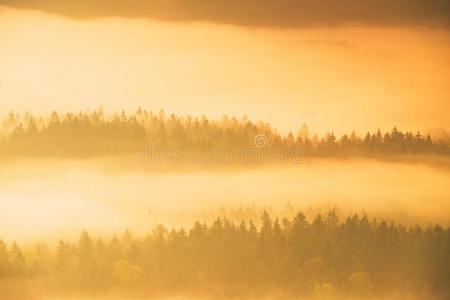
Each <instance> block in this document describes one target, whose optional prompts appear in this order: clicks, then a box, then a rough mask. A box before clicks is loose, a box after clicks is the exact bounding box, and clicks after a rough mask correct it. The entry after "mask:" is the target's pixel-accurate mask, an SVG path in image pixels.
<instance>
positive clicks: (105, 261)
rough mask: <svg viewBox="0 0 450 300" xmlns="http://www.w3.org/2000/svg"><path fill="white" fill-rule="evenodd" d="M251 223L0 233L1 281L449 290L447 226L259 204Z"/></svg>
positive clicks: (146, 289)
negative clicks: (29, 243)
mask: <svg viewBox="0 0 450 300" xmlns="http://www.w3.org/2000/svg"><path fill="white" fill-rule="evenodd" d="M260 223H261V226H260V227H259V228H258V227H256V226H255V225H254V223H253V222H251V221H248V222H242V223H239V224H236V223H233V222H231V221H230V220H228V219H225V218H218V219H217V220H216V221H215V222H213V224H210V225H207V224H204V223H200V222H196V223H195V224H194V226H193V227H191V228H189V229H185V228H181V229H173V230H170V231H169V230H168V229H166V228H165V227H164V226H162V225H159V226H157V227H156V228H155V229H154V230H153V232H151V233H149V234H148V235H147V236H145V237H141V238H137V237H134V236H133V235H132V234H130V233H129V232H126V233H125V234H124V235H123V236H114V237H112V238H106V239H105V238H95V237H93V236H92V235H90V234H89V233H88V232H86V231H85V232H83V233H82V234H81V236H80V239H79V241H78V242H75V243H74V242H70V241H63V240H60V241H59V244H58V245H57V246H56V247H55V248H54V249H51V248H49V246H47V245H46V244H45V243H43V242H40V243H38V244H37V245H36V246H34V247H25V248H22V247H21V246H20V245H18V244H17V243H15V242H11V243H8V244H7V243H5V242H3V241H2V240H0V284H1V282H2V279H15V280H18V281H19V282H20V280H25V279H28V280H29V279H41V281H39V282H40V286H39V290H40V291H42V290H44V291H45V290H52V291H58V292H66V293H67V292H70V293H73V292H86V291H100V292H101V293H105V292H106V291H108V290H111V289H114V288H116V289H117V288H119V287H121V288H125V289H131V290H133V291H136V292H138V291H142V292H143V293H146V294H147V295H153V294H157V295H158V294H163V295H165V294H169V295H170V294H171V293H172V294H177V293H187V294H193V295H195V294H199V293H200V294H203V295H205V294H206V295H208V296H214V295H215V296H216V298H215V299H217V297H218V296H221V295H222V296H224V295H227V296H228V297H232V296H239V298H241V297H244V296H247V295H251V296H253V297H252V298H259V297H258V295H260V296H262V295H267V294H268V293H271V292H274V291H283V292H284V293H285V296H286V297H284V298H285V299H291V298H292V297H296V298H297V297H302V298H303V297H308V296H314V297H315V298H314V299H336V298H335V296H337V295H340V296H349V297H354V298H350V299H367V298H370V299H380V298H383V299H384V298H385V297H387V296H392V295H401V297H399V298H398V299H412V298H409V297H408V296H409V295H414V296H416V297H417V298H414V299H448V296H449V295H450V286H449V284H448V279H449V278H448V274H449V272H450V265H449V255H450V252H449V249H450V248H449V247H450V230H449V228H443V227H441V226H439V225H433V226H429V227H428V228H421V227H419V226H413V227H409V228H408V227H405V226H402V225H398V224H394V223H392V222H387V221H384V220H378V221H377V220H370V219H368V218H367V217H366V216H362V217H361V216H358V215H354V216H352V217H348V218H347V219H346V220H343V221H341V220H339V218H338V217H337V215H336V213H335V211H334V210H332V211H329V212H328V213H326V214H324V215H320V214H319V215H316V216H315V217H314V218H312V219H311V220H308V219H307V218H306V217H305V215H304V214H303V212H298V213H297V214H296V215H295V217H294V218H291V219H289V218H283V219H281V220H279V219H273V218H271V217H270V216H269V214H267V212H263V214H262V216H261V222H260ZM17 286H18V287H19V286H20V285H17ZM8 293H11V289H9V290H8V291H7V292H6V294H8ZM372 297H374V298H372ZM213 298H214V297H212V298H211V299H213ZM387 298H389V299H391V297H387ZM11 299H17V298H14V297H12V298H11ZM282 299H283V298H282Z"/></svg>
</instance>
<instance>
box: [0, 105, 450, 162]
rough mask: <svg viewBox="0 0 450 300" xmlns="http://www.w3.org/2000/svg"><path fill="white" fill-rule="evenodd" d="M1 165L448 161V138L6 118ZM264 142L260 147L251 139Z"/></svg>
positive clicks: (228, 124)
mask: <svg viewBox="0 0 450 300" xmlns="http://www.w3.org/2000/svg"><path fill="white" fill-rule="evenodd" d="M0 133H1V135H0V157H2V156H3V157H8V156H15V155H23V156H36V157H45V156H48V157H96V156H102V155H112V154H131V153H135V154H136V153H140V152H141V151H143V149H145V148H146V147H147V146H148V145H151V146H152V148H153V149H159V150H179V151H194V152H197V153H200V152H202V151H222V152H223V153H225V154H230V153H231V152H233V151H235V150H239V149H242V148H245V149H250V150H255V149H256V150H258V151H261V152H270V151H284V152H285V153H292V152H294V151H301V153H303V154H304V155H307V156H323V157H342V156H344V157H345V156H360V157H382V156H387V155H398V154H400V155H403V154H420V155H428V154H437V155H444V156H447V155H449V154H450V146H449V145H450V138H449V137H448V135H444V136H443V137H442V136H441V137H433V138H432V137H431V136H430V135H425V136H424V135H422V134H421V133H420V132H417V133H413V132H402V131H400V130H398V129H397V128H394V129H392V131H390V132H381V131H380V130H378V131H377V132H375V133H367V134H366V135H365V136H364V137H361V136H358V135H356V134H355V133H354V132H353V133H351V134H345V135H343V136H341V137H337V136H336V135H335V134H334V133H333V132H331V133H328V134H326V135H325V136H323V137H319V136H318V135H317V134H311V133H310V132H309V130H308V128H307V127H306V125H303V127H302V128H301V129H300V130H299V132H298V133H296V134H293V133H289V134H287V135H281V134H279V133H278V132H277V131H276V130H274V129H272V128H271V126H270V125H269V124H267V123H263V122H258V123H254V122H251V121H249V120H248V119H247V118H245V117H244V118H242V119H241V120H238V119H236V118H230V117H227V116H224V117H223V118H222V119H221V120H210V119H208V118H206V117H205V116H203V117H201V118H194V117H190V116H187V117H178V116H175V115H173V114H172V115H170V116H166V115H165V113H164V112H163V111H161V112H160V113H159V114H154V113H152V112H149V111H146V110H142V109H139V110H137V111H136V112H134V113H131V114H126V113H125V112H122V113H121V114H113V115H106V114H105V113H104V112H103V110H102V109H99V110H96V111H92V112H80V113H66V114H58V113H57V112H53V113H52V114H51V115H50V116H47V117H38V116H33V115H31V114H28V113H27V114H22V115H21V114H16V113H13V112H11V113H9V114H8V115H7V116H6V117H5V119H4V121H3V123H2V127H1V131H0ZM258 136H262V137H263V138H264V140H263V141H262V143H263V144H262V145H258V142H256V140H255V137H258Z"/></svg>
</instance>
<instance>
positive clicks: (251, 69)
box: [0, 8, 450, 133]
mask: <svg viewBox="0 0 450 300" xmlns="http://www.w3.org/2000/svg"><path fill="white" fill-rule="evenodd" d="M448 53H450V35H449V33H448V31H446V30H445V29H431V28H427V29H423V28H417V27H415V28H406V27H395V28H392V27H391V28H389V27H384V28H377V27H342V26H341V27H333V28H326V27H315V28H303V29H268V28H258V29H256V28H253V29H252V28H246V27H238V26H228V25H215V24H212V23H192V22H191V23H180V22H177V23H159V22H155V21H150V20H145V19H125V18H102V19H90V20H73V19H68V18H64V17H60V16H56V15H50V14H45V13H40V12H33V11H27V10H20V11H19V10H13V9H9V8H0V115H1V114H3V113H4V112H6V111H9V110H16V111H27V110H29V111H32V112H37V113H44V112H48V111H51V110H64V111H67V110H80V109H82V110H84V109H88V108H91V109H92V108H97V107H98V106H100V105H103V106H105V108H106V109H107V110H111V111H113V110H119V109H122V108H125V109H128V110H131V109H134V108H137V107H138V106H142V107H145V108H148V109H152V110H156V111H158V110H159V109H161V108H162V109H165V110H166V111H167V112H168V113H172V112H173V113H179V114H194V115H201V114H207V115H209V116H211V117H219V116H221V115H223V114H230V115H236V116H242V115H243V114H247V115H248V116H249V117H250V118H251V119H255V120H259V119H263V120H266V121H269V122H271V123H272V124H273V125H274V126H275V127H276V128H278V129H280V130H281V131H287V130H297V129H298V128H299V127H300V126H301V124H302V123H303V122H306V123H307V124H309V126H310V128H311V129H312V130H313V131H317V132H319V133H323V132H324V131H327V130H334V131H336V132H338V133H340V132H343V131H350V130H352V129H358V131H365V130H375V129H377V128H378V127H380V128H382V129H390V128H392V127H393V126H394V125H397V126H399V127H400V128H404V129H408V130H418V129H421V130H423V129H426V128H431V127H440V126H443V127H445V128H447V129H448V128H450V118H448V111H450V91H449V88H448V87H449V86H450V84H449V83H450V79H449V78H450V60H449V58H450V57H449V55H448Z"/></svg>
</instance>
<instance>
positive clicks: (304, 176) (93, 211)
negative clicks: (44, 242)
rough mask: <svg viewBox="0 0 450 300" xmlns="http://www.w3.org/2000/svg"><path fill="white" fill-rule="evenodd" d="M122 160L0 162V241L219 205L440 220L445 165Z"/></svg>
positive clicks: (149, 224)
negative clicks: (220, 165)
mask: <svg viewBox="0 0 450 300" xmlns="http://www.w3.org/2000/svg"><path fill="white" fill-rule="evenodd" d="M122 160H123V164H121V165H120V166H119V163H118V160H117V159H115V160H111V161H109V160H107V159H106V160H105V159H103V160H85V161H69V160H16V161H10V162H3V163H2V164H1V165H0V228H1V230H2V232H1V235H2V238H3V239H6V240H30V239H33V240H35V239H39V238H45V239H49V238H60V237H73V238H75V237H77V236H78V234H79V232H80V231H81V230H83V229H88V230H89V231H90V232H93V233H95V234H106V235H109V234H112V233H117V232H122V231H124V230H126V229H130V230H132V231H133V232H136V233H139V234H144V233H147V232H150V231H151V230H152V228H153V227H154V226H155V225H157V224H159V223H162V224H165V225H167V226H169V227H172V226H190V225H191V224H192V223H193V222H194V221H195V220H196V219H200V221H209V220H211V219H213V218H214V217H215V216H217V215H218V214H220V213H221V211H220V208H223V207H225V208H232V209H238V208H239V207H242V208H246V207H252V206H256V207H257V208H258V209H264V208H272V209H273V211H275V212H276V211H280V210H283V209H285V207H286V205H287V204H288V203H289V204H291V205H292V206H293V207H294V208H295V209H304V210H308V209H311V208H312V209H314V210H316V211H317V210H326V209H330V208H333V207H337V208H338V210H339V212H340V213H341V215H344V216H345V215H348V214H351V213H361V212H363V213H364V212H365V213H367V214H368V215H369V217H385V218H389V219H393V220H394V221H399V222H402V223H406V224H412V223H420V224H422V225H427V224H429V223H430V222H439V223H441V224H443V225H448V224H449V223H450V219H449V217H448V213H447V212H448V206H449V199H450V190H449V189H448V183H449V182H450V172H449V171H448V169H446V168H444V169H442V168H441V169H438V168H434V167H431V166H426V165H422V164H400V163H389V162H380V161H370V160H336V161H334V160H318V159H317V160H311V161H308V162H307V163H302V164H298V165H296V166H290V167H270V168H268V167H264V168H252V169H236V168H233V169H231V168H229V169H226V168H224V169H222V170H220V171H217V170H216V171H211V170H209V171H207V170H184V171H167V170H166V171H158V170H154V169H152V168H151V167H150V166H145V165H141V164H140V163H139V162H138V161H137V160H136V159H135V158H134V157H128V158H123V159H122ZM113 162H114V163H113ZM222 212H223V210H222ZM205 216H209V217H208V219H207V220H205V218H204V217H205ZM202 219H203V220H202Z"/></svg>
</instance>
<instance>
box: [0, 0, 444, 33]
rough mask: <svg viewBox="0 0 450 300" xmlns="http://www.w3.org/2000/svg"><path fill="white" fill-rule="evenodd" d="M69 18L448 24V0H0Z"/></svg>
mask: <svg viewBox="0 0 450 300" xmlns="http://www.w3.org/2000/svg"><path fill="white" fill-rule="evenodd" d="M0 5H6V6H11V7H15V8H25V9H36V10H41V11H45V12H51V13H57V14H62V15H65V16H69V17H73V18H98V17H127V18H150V19H156V20H166V21H211V22H217V23H226V24H235V25H244V26H274V27H293V28H295V27H306V26H315V25H327V26H330V25H342V24H363V25H370V26H372V25H375V26H396V25H401V26H403V25H405V26H410V25H432V26H436V25H438V26H445V27H449V26H450V1H448V0H432V1H430V0H369V1H361V0H340V1H336V0H195V1H193V0H129V1H117V0H115V1H111V0H77V1H61V0H0Z"/></svg>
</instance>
